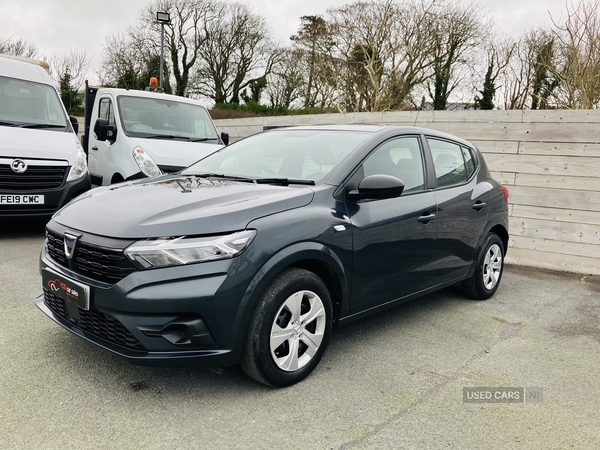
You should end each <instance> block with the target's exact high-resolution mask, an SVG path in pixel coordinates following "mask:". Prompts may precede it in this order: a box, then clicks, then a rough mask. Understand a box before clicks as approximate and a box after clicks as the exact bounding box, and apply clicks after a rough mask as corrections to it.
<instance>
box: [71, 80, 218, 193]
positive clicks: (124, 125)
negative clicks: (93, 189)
mask: <svg viewBox="0 0 600 450" xmlns="http://www.w3.org/2000/svg"><path fill="white" fill-rule="evenodd" d="M228 142H229V136H228V135H227V134H226V133H221V134H220V135H219V134H218V133H217V129H216V128H215V125H214V123H213V121H212V119H211V117H210V115H209V113H208V111H207V110H206V108H204V107H203V106H202V105H201V104H200V103H199V102H198V101H196V100H192V99H189V98H183V97H177V96H174V95H169V94H163V93H160V92H152V91H148V90H146V91H137V90H129V89H116V88H97V87H91V86H88V85H87V82H86V98H85V132H84V135H83V138H82V144H83V148H84V150H85V152H86V153H87V155H88V164H89V170H90V176H91V180H92V185H94V186H100V185H104V186H106V185H109V184H112V183H118V182H121V181H124V180H133V179H137V178H144V177H152V176H156V175H160V174H162V173H171V172H178V171H180V170H182V169H184V168H185V167H187V166H189V165H191V164H193V163H195V162H196V161H198V160H199V159H202V158H204V157H205V156H207V155H210V154H211V153H213V152H216V151H217V150H219V149H221V148H223V146H224V145H227V143H228Z"/></svg>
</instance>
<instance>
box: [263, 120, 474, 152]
mask: <svg viewBox="0 0 600 450" xmlns="http://www.w3.org/2000/svg"><path fill="white" fill-rule="evenodd" d="M290 129H294V130H311V131H316V130H326V131H361V132H367V133H373V135H374V136H375V135H385V136H388V135H389V136H390V137H391V136H393V135H398V134H425V135H427V136H432V137H437V138H440V139H448V140H452V141H455V142H459V143H461V144H463V145H466V146H468V147H475V146H474V145H473V144H472V143H470V142H468V141H466V140H465V139H462V138H460V137H458V136H454V135H452V134H448V133H444V132H442V131H437V130H432V129H430V128H422V127H413V126H408V125H366V124H365V125H363V124H347V125H284V126H281V127H273V128H270V129H268V130H265V131H264V132H265V133H269V132H276V131H282V130H290Z"/></svg>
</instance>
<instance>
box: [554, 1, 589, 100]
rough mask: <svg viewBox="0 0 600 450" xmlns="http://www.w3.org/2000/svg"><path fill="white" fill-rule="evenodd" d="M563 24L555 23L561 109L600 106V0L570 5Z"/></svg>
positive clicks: (557, 96)
mask: <svg viewBox="0 0 600 450" xmlns="http://www.w3.org/2000/svg"><path fill="white" fill-rule="evenodd" d="M566 8H567V18H566V20H565V22H564V23H563V24H558V23H556V22H553V23H554V36H555V37H556V43H557V62H556V65H555V66H554V67H553V68H552V69H551V72H552V75H553V76H554V77H555V78H556V80H557V87H556V89H555V90H554V92H553V96H554V99H555V101H556V104H557V106H559V107H562V108H570V109H592V108H598V107H599V106H600V76H598V74H600V17H599V15H598V10H599V8H600V2H599V0H594V1H587V2H586V1H584V0H581V1H580V2H579V3H578V4H577V5H575V4H573V3H568V4H567V6H566Z"/></svg>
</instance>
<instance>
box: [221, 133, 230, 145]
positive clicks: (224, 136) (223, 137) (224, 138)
mask: <svg viewBox="0 0 600 450" xmlns="http://www.w3.org/2000/svg"><path fill="white" fill-rule="evenodd" d="M221 140H222V141H223V144H225V145H229V133H225V132H222V133H221Z"/></svg>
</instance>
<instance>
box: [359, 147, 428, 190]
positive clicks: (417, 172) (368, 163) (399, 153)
mask: <svg viewBox="0 0 600 450" xmlns="http://www.w3.org/2000/svg"><path fill="white" fill-rule="evenodd" d="M363 169H364V176H365V177H367V176H369V175H376V174H383V175H391V176H393V177H396V178H399V179H400V180H402V182H403V183H404V186H405V187H404V192H416V191H421V190H423V189H424V188H425V182H424V175H423V160H422V158H421V147H420V145H419V138H418V137H417V136H408V137H401V138H396V139H391V140H389V141H387V142H386V143H384V144H383V145H382V146H380V147H379V148H378V149H377V150H375V151H374V152H373V153H371V155H369V157H368V158H367V159H366V160H365V162H364V163H363Z"/></svg>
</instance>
